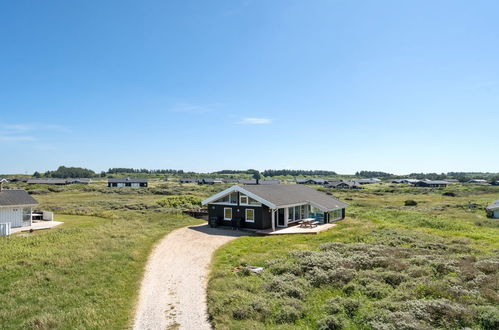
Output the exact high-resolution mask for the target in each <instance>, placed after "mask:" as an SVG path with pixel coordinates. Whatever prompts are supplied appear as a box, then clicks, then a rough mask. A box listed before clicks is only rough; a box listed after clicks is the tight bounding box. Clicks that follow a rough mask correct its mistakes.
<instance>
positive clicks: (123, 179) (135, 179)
mask: <svg viewBox="0 0 499 330" xmlns="http://www.w3.org/2000/svg"><path fill="white" fill-rule="evenodd" d="M107 182H112V183H121V182H123V183H125V182H129V183H145V182H147V179H138V178H110V179H107Z"/></svg>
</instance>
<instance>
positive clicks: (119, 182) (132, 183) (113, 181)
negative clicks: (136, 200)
mask: <svg viewBox="0 0 499 330" xmlns="http://www.w3.org/2000/svg"><path fill="white" fill-rule="evenodd" d="M147 183H148V181H147V179H138V178H110V179H107V186H108V187H110V188H111V187H118V188H120V187H140V188H145V187H147Z"/></svg>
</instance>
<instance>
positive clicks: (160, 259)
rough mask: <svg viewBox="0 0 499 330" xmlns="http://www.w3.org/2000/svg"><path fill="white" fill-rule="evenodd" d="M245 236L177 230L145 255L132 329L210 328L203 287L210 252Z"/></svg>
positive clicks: (202, 228) (209, 230) (230, 232)
mask: <svg viewBox="0 0 499 330" xmlns="http://www.w3.org/2000/svg"><path fill="white" fill-rule="evenodd" d="M242 235H245V233H244V232H240V231H233V230H230V229H216V228H210V227H209V226H207V225H201V226H192V227H185V228H181V229H177V230H175V231H173V232H171V233H170V234H168V235H167V236H166V237H165V238H163V240H162V241H161V242H160V243H159V244H158V245H157V246H156V248H155V249H154V250H153V252H152V254H151V255H150V256H149V260H148V262H147V266H146V271H145V274H144V278H143V280H142V284H141V289H140V295H139V302H138V306H137V310H136V313H135V322H134V327H133V328H134V329H137V330H139V329H140V330H145V329H151V330H152V329H154V330H156V329H162V330H163V329H167V328H169V327H173V326H178V327H179V328H180V329H189V330H190V329H193V330H194V329H195V330H203V329H211V325H210V323H209V322H208V319H207V318H208V316H207V309H206V286H207V278H208V272H209V266H210V262H211V256H212V254H213V252H214V251H215V250H216V249H217V248H218V247H220V246H221V245H223V244H225V243H227V242H229V241H231V240H233V239H236V238H237V237H240V236H242Z"/></svg>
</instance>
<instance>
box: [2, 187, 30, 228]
mask: <svg viewBox="0 0 499 330" xmlns="http://www.w3.org/2000/svg"><path fill="white" fill-rule="evenodd" d="M1 186H2V185H1V183H0V223H10V227H11V228H16V227H25V226H31V222H32V216H31V213H32V210H33V207H35V206H36V205H38V202H37V201H36V199H34V198H33V197H31V195H30V194H28V192H27V191H26V190H23V189H2V188H1Z"/></svg>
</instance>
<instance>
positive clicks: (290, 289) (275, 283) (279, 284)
mask: <svg viewBox="0 0 499 330" xmlns="http://www.w3.org/2000/svg"><path fill="white" fill-rule="evenodd" d="M307 286H308V282H307V281H306V280H305V279H303V278H300V277H297V276H295V275H292V274H284V275H277V276H273V277H271V278H270V280H269V281H268V282H266V283H265V284H264V289H265V290H266V291H269V292H273V293H275V294H277V295H278V296H286V297H291V298H297V299H302V298H304V296H305V290H304V289H305V288H306V287H307Z"/></svg>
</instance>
